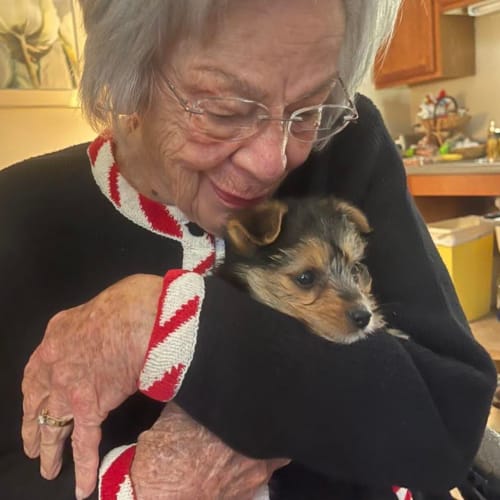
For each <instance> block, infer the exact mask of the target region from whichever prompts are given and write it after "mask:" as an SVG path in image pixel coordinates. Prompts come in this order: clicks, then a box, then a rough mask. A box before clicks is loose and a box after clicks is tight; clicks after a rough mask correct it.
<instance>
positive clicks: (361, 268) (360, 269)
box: [351, 262, 366, 283]
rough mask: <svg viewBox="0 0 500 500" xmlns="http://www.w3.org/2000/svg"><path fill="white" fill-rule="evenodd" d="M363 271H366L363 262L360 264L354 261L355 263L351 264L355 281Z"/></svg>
mask: <svg viewBox="0 0 500 500" xmlns="http://www.w3.org/2000/svg"><path fill="white" fill-rule="evenodd" d="M365 271H366V268H365V266H364V265H363V264H361V263H360V262H356V264H354V265H353V266H352V268H351V274H352V277H353V279H354V281H355V282H356V283H358V282H359V280H360V279H361V276H362V275H363V274H364V273H365Z"/></svg>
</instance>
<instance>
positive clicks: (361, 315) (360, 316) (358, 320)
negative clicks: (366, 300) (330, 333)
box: [347, 306, 372, 330]
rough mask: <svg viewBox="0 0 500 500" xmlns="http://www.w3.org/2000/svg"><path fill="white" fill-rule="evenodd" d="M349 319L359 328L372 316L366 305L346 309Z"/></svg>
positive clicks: (363, 326) (364, 325) (365, 324)
mask: <svg viewBox="0 0 500 500" xmlns="http://www.w3.org/2000/svg"><path fill="white" fill-rule="evenodd" d="M347 316H348V317H349V320H350V321H351V322H352V323H353V324H354V325H355V326H356V327H358V328H359V329H360V330H362V329H363V328H365V327H366V326H367V325H368V323H369V322H370V319H371V317H372V313H371V312H370V311H369V310H368V309H366V307H359V306H357V307H354V308H352V309H349V310H348V311H347Z"/></svg>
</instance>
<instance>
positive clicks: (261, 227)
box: [225, 200, 288, 257]
mask: <svg viewBox="0 0 500 500" xmlns="http://www.w3.org/2000/svg"><path fill="white" fill-rule="evenodd" d="M287 211H288V207H287V205H286V203H284V202H282V201H278V200H270V201H265V202H263V203H261V204H259V205H257V206H256V207H254V208H251V209H248V210H241V211H239V212H236V213H235V214H234V215H233V216H232V217H231V218H230V219H229V221H228V223H227V225H226V233H225V237H226V239H227V240H228V241H229V243H230V244H231V245H232V246H233V247H234V249H235V250H236V251H237V252H238V253H240V254H242V255H245V256H248V257H250V256H251V255H253V254H254V253H255V251H256V250H257V248H258V247H262V246H266V245H270V244H271V243H273V242H274V241H276V238H277V237H278V236H279V234H280V231H281V225H282V222H283V216H284V215H285V214H286V213H287Z"/></svg>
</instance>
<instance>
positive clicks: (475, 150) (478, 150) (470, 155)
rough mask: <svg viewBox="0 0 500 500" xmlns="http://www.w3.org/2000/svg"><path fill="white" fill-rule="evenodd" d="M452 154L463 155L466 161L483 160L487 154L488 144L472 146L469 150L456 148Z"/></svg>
mask: <svg viewBox="0 0 500 500" xmlns="http://www.w3.org/2000/svg"><path fill="white" fill-rule="evenodd" d="M451 152H452V153H458V154H460V155H462V157H463V158H464V159H466V160H475V159H477V158H482V157H483V156H484V155H485V154H486V144H480V145H479V146H470V147H468V148H455V149H453V150H452V151H451Z"/></svg>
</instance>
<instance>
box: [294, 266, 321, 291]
mask: <svg viewBox="0 0 500 500" xmlns="http://www.w3.org/2000/svg"><path fill="white" fill-rule="evenodd" d="M294 279H295V283H297V285H299V286H300V287H302V288H311V287H312V286H313V285H314V283H315V281H316V275H315V274H314V271H311V270H310V269H309V270H307V271H304V272H303V273H300V274H299V275H297V276H295V278H294Z"/></svg>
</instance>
